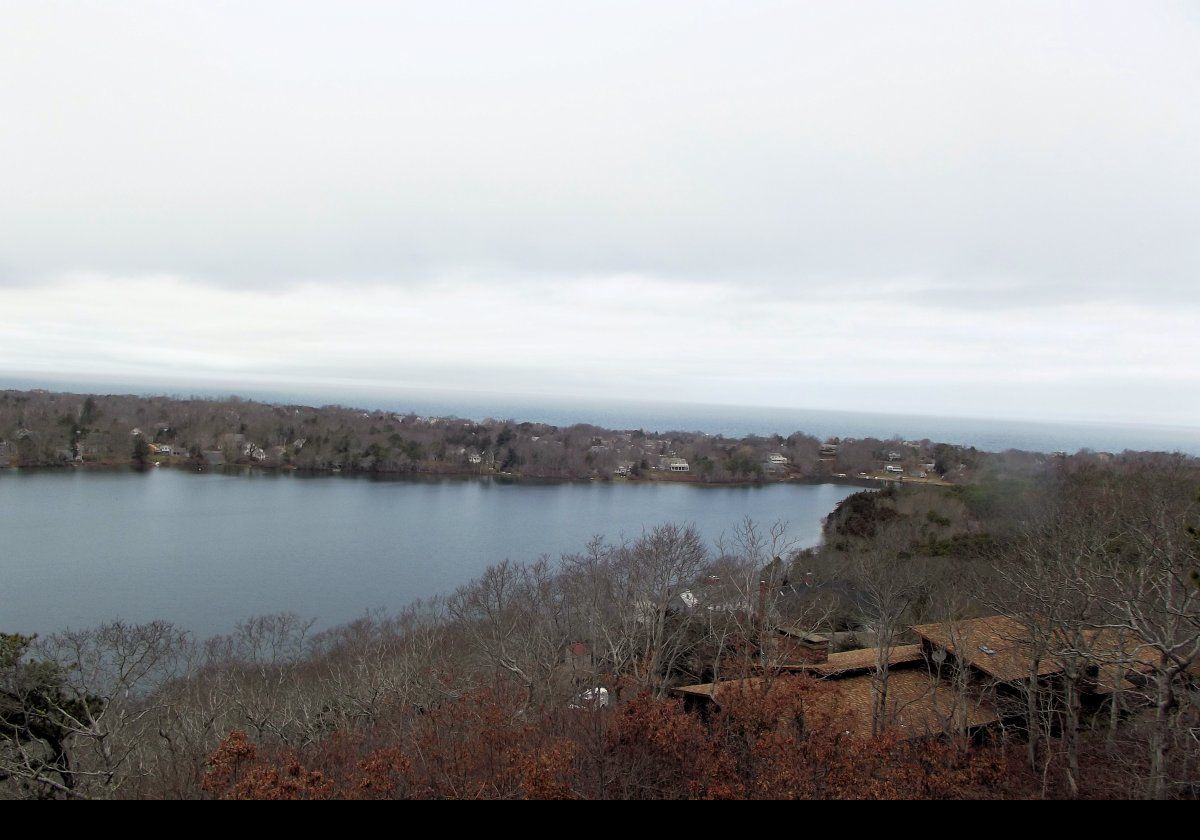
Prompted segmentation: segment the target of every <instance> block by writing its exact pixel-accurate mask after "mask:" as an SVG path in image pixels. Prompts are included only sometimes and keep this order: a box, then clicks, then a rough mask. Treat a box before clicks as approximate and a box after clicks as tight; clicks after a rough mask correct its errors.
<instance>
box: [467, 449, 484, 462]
mask: <svg viewBox="0 0 1200 840" xmlns="http://www.w3.org/2000/svg"><path fill="white" fill-rule="evenodd" d="M467 463H470V464H481V463H483V456H482V455H480V454H479V453H478V452H468V453H467Z"/></svg>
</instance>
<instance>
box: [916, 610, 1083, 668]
mask: <svg viewBox="0 0 1200 840" xmlns="http://www.w3.org/2000/svg"><path fill="white" fill-rule="evenodd" d="M913 632H914V633H916V634H917V635H918V636H920V637H921V638H922V639H924V640H925V641H927V642H930V643H932V644H934V645H936V646H938V647H941V648H945V649H946V650H948V651H949V652H950V653H952V654H954V655H955V656H956V657H957V658H958V659H959V660H960V661H962V662H965V663H967V664H968V665H971V666H973V667H975V668H978V669H979V670H980V671H983V672H984V673H985V674H987V675H988V676H990V677H992V678H993V679H995V680H998V681H1000V682H1016V681H1018V680H1022V679H1027V678H1028V677H1029V676H1030V675H1031V674H1032V673H1033V672H1034V665H1035V662H1036V666H1037V667H1036V671H1037V675H1038V676H1039V677H1044V676H1048V675H1050V674H1057V673H1060V672H1061V671H1062V664H1061V663H1060V662H1059V661H1058V660H1057V659H1055V658H1053V657H1051V656H1042V657H1039V652H1038V651H1037V650H1036V648H1035V646H1034V645H1033V643H1032V641H1031V639H1030V637H1029V630H1028V629H1027V628H1026V627H1025V625H1023V624H1021V622H1019V621H1017V620H1016V619H1013V618H1008V617H1006V616H1001V615H994V616H989V617H987V618H972V619H966V620H964V621H955V622H945V623H939V624H921V625H918V626H916V627H914V628H913Z"/></svg>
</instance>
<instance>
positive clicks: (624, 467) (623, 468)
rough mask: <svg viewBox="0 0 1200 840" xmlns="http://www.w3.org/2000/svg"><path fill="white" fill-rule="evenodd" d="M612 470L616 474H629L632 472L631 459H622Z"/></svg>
mask: <svg viewBox="0 0 1200 840" xmlns="http://www.w3.org/2000/svg"><path fill="white" fill-rule="evenodd" d="M613 472H614V473H615V474H616V475H629V474H630V473H631V472H633V461H622V462H621V463H619V464H617V468H616V469H615V470H613Z"/></svg>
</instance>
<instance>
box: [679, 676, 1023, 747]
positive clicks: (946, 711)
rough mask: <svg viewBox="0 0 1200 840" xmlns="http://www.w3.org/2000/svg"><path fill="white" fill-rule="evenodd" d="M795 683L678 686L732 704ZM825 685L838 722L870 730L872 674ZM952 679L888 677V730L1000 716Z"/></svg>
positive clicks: (924, 729) (912, 732) (937, 727)
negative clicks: (955, 687)
mask: <svg viewBox="0 0 1200 840" xmlns="http://www.w3.org/2000/svg"><path fill="white" fill-rule="evenodd" d="M790 685H794V683H792V682H791V681H789V680H788V679H786V678H784V679H775V680H774V682H773V683H771V684H770V685H764V678H762V677H753V678H750V679H745V680H725V681H723V682H718V683H703V684H700V685H689V686H684V687H682V688H678V689H676V692H677V693H679V694H682V695H685V696H692V697H704V698H707V699H710V700H712V701H714V702H716V703H717V704H718V705H719V704H721V703H722V702H731V701H733V699H734V698H736V696H737V695H738V694H739V693H741V692H745V691H751V692H752V691H761V690H764V689H765V690H766V691H768V692H773V691H786V690H788V688H789V686H790ZM824 685H825V686H827V689H826V690H827V691H828V692H829V694H828V695H827V696H828V705H827V708H828V709H829V710H831V711H834V712H835V713H836V714H837V715H838V717H837V725H838V726H845V728H846V731H847V732H849V733H850V734H852V735H854V736H855V737H863V738H868V737H870V736H871V734H872V731H871V730H872V727H871V714H872V711H871V710H872V707H873V705H874V698H875V697H876V696H877V695H876V688H875V679H874V675H870V674H866V675H862V676H857V677H848V678H846V679H840V680H835V681H832V682H828V683H824ZM955 701H956V695H955V693H954V690H953V688H952V687H951V686H950V684H949V683H945V682H942V681H940V680H938V679H937V678H936V677H934V676H933V675H931V674H930V673H929V672H928V671H926V670H925V669H923V668H915V669H909V670H902V671H896V672H894V673H892V674H891V675H890V676H889V677H888V683H887V704H886V709H887V711H886V715H887V720H888V724H887V727H886V728H888V729H891V730H893V731H896V732H898V733H899V734H900V736H901V737H902V738H906V739H907V738H922V737H926V736H929V735H937V734H942V733H946V732H950V731H955V730H957V729H959V728H962V729H973V728H976V727H979V726H985V725H987V724H989V723H995V722H996V721H998V720H999V719H1000V716H999V714H998V712H997V711H996V709H995V707H994V706H992V705H991V704H990V703H988V702H986V701H984V700H981V699H979V698H978V697H975V696H964V697H962V698H961V699H960V700H959V702H955Z"/></svg>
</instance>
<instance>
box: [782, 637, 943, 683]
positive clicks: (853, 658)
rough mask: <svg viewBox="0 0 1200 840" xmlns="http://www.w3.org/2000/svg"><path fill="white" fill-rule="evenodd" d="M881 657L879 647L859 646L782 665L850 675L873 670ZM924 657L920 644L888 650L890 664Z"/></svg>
mask: <svg viewBox="0 0 1200 840" xmlns="http://www.w3.org/2000/svg"><path fill="white" fill-rule="evenodd" d="M878 657H879V648H859V649H858V650H847V651H843V652H841V653H831V654H829V657H828V659H826V661H824V662H800V663H795V664H789V665H781V666H780V669H781V670H785V671H804V672H806V673H810V674H815V675H817V676H821V677H837V676H849V675H851V674H855V673H860V672H865V671H873V670H875V663H876V661H877V659H878ZM923 658H924V654H923V653H922V652H921V646H920V645H895V646H893V647H892V649H891V650H890V651H889V652H888V666H889V667H890V666H894V665H903V664H906V663H910V662H920V661H921V660H922V659H923Z"/></svg>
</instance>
